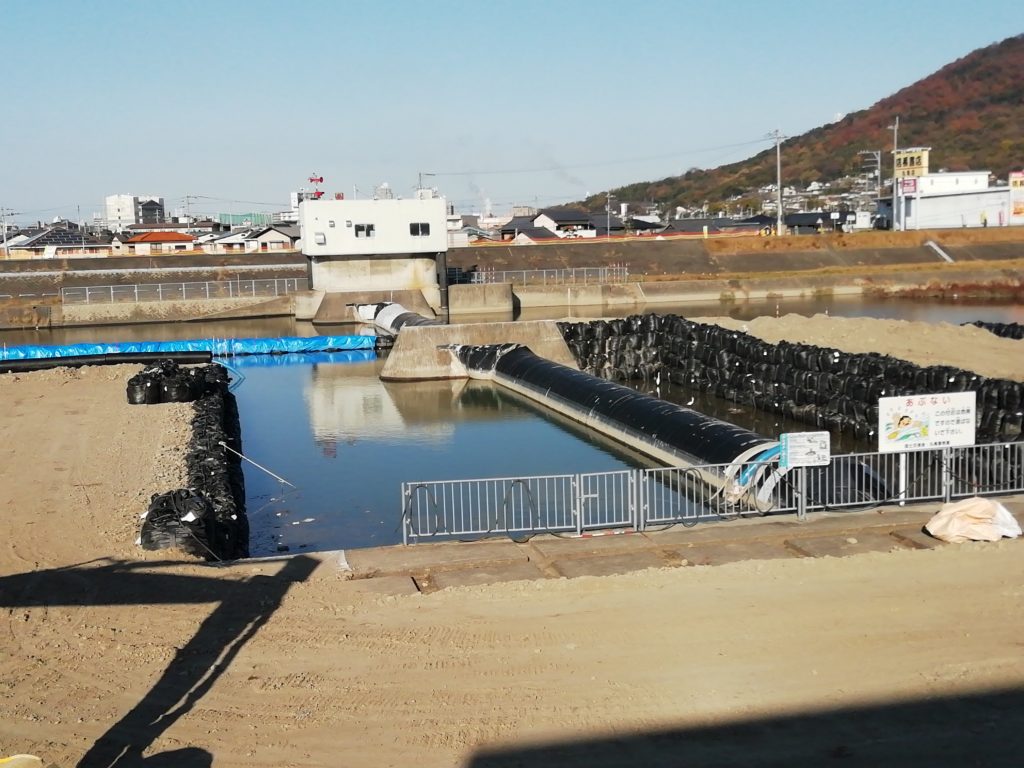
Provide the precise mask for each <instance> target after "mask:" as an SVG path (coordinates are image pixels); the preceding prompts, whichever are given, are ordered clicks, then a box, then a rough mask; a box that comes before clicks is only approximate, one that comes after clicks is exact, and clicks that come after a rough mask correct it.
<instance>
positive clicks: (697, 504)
mask: <svg viewBox="0 0 1024 768" xmlns="http://www.w3.org/2000/svg"><path fill="white" fill-rule="evenodd" d="M746 472H750V473H754V474H757V475H758V476H759V477H760V478H761V481H760V482H759V483H758V484H757V485H756V486H754V487H756V488H757V489H759V490H758V493H757V494H756V495H753V493H752V492H742V489H741V488H740V487H739V486H738V485H737V483H736V480H735V479H736V478H738V477H742V476H743V475H744V473H746ZM401 493H402V540H403V542H404V543H406V544H408V543H410V542H411V541H419V540H423V539H430V538H435V537H461V538H479V537H482V536H487V535H490V534H499V533H500V534H505V535H511V536H515V535H532V534H536V533H568V534H576V535H580V534H583V533H584V532H585V531H594V530H601V529H610V528H632V529H633V530H637V531H643V530H649V529H653V528H657V527H661V526H672V525H684V526H690V525H696V524H697V523H700V522H710V521H713V520H727V519H732V518H737V517H747V516H753V515H763V514H766V513H767V512H771V513H772V514H779V513H796V514H797V516H798V517H803V516H805V515H806V513H807V512H808V511H815V510H843V509H851V508H857V507H861V508H863V507H872V506H879V505H882V504H903V503H908V502H919V501H931V500H942V501H949V500H952V499H957V498H963V497H966V496H993V495H1005V494H1011V493H1024V442H1015V443H993V444H987V445H976V446H971V447H968V448H945V449H942V450H930V451H915V452H908V453H860V454H849V455H843V456H833V457H832V461H831V463H830V464H829V465H827V466H824V467H800V468H796V469H792V470H790V471H789V472H787V473H779V472H778V464H777V462H760V463H758V462H752V463H749V464H745V465H707V466H700V467H688V468H680V467H666V468H656V469H635V470H631V469H626V470H619V471H614V472H590V473H581V474H570V475H548V476H542V477H536V476H533V477H506V478H489V479H472V480H436V481H423V482H407V483H402V490H401Z"/></svg>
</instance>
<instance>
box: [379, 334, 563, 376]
mask: <svg viewBox="0 0 1024 768" xmlns="http://www.w3.org/2000/svg"><path fill="white" fill-rule="evenodd" d="M507 342H515V343H517V344H524V345H525V346H527V347H529V348H530V349H531V350H532V351H533V352H534V353H535V354H537V355H540V356H541V357H546V358H548V359H549V360H554V361H555V362H556V363H561V364H562V365H567V366H569V367H570V368H576V361H575V360H574V359H573V356H572V354H571V353H570V352H569V347H568V346H566V344H565V340H564V339H563V338H562V334H561V333H560V332H559V330H558V326H557V325H556V324H555V323H554V321H551V320H532V321H523V322H516V323H472V324H469V323H467V324H459V325H421V326H407V327H405V328H402V330H401V331H399V333H398V338H397V339H396V340H395V346H394V348H392V350H391V352H390V353H389V354H388V359H387V360H386V361H385V363H384V368H383V369H382V370H381V373H380V377H381V379H383V380H385V381H402V380H408V379H451V378H459V377H460V376H463V377H464V376H465V369H464V368H462V365H461V364H457V365H456V364H453V362H452V356H451V354H450V353H449V352H447V351H444V350H438V346H440V345H445V344H504V343H507ZM459 369H461V372H460V370H459Z"/></svg>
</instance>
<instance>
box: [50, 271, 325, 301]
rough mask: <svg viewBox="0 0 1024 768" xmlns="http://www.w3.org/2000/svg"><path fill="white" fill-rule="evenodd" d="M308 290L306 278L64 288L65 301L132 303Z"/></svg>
mask: <svg viewBox="0 0 1024 768" xmlns="http://www.w3.org/2000/svg"><path fill="white" fill-rule="evenodd" d="M305 289H306V280H305V278H298V277H288V278H263V279H251V280H221V281H203V282H188V283H136V284H130V285H90V286H82V287H78V288H62V289H61V292H60V296H61V302H62V303H63V304H131V303H136V302H143V301H199V300H205V299H252V298H273V297H275V296H286V295H288V294H290V293H295V292H297V291H302V290H305Z"/></svg>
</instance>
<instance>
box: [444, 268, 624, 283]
mask: <svg viewBox="0 0 1024 768" xmlns="http://www.w3.org/2000/svg"><path fill="white" fill-rule="evenodd" d="M628 280H629V267H627V266H626V265H625V264H617V265H613V266H609V267H571V268H568V269H514V270H501V269H490V268H487V267H484V268H481V269H472V270H468V271H464V270H461V269H449V270H448V282H449V283H455V284H459V283H518V284H520V285H600V284H602V283H625V282H628Z"/></svg>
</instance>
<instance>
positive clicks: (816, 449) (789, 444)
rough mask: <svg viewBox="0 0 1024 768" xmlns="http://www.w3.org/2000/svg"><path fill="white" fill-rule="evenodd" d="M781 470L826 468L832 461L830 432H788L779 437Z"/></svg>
mask: <svg viewBox="0 0 1024 768" xmlns="http://www.w3.org/2000/svg"><path fill="white" fill-rule="evenodd" d="M779 447H780V452H779V469H792V468H793V467H824V466H827V465H828V464H829V462H831V461H832V436H831V435H829V433H828V432H786V433H784V434H783V435H781V436H780V437H779Z"/></svg>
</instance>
